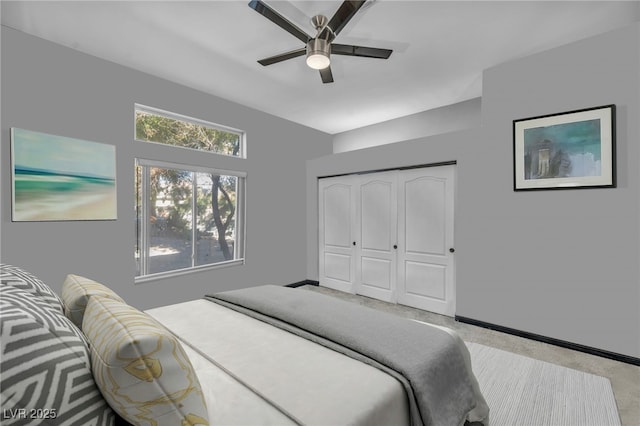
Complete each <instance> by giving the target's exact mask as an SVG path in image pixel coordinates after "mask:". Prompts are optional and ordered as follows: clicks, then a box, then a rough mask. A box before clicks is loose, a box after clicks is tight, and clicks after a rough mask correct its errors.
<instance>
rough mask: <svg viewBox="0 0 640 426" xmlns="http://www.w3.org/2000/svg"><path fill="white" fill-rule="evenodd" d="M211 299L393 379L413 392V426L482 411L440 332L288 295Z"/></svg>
mask: <svg viewBox="0 0 640 426" xmlns="http://www.w3.org/2000/svg"><path fill="white" fill-rule="evenodd" d="M205 298H206V299H208V300H211V301H213V302H216V303H219V304H222V305H224V306H227V307H229V308H232V309H235V310H237V311H240V312H242V313H244V314H247V315H250V316H252V317H255V318H257V319H260V320H262V321H265V322H267V323H269V324H272V325H274V326H278V327H281V328H284V329H285V330H287V331H290V332H293V333H295V334H297V335H300V336H302V337H305V338H307V339H309V340H311V341H314V342H316V343H319V344H321V345H324V346H327V347H329V348H331V349H333V350H336V351H338V352H341V353H343V354H345V355H348V356H351V357H352V358H355V359H357V360H359V361H362V362H365V363H367V364H369V365H372V366H374V367H377V368H379V369H381V370H383V371H385V372H386V373H388V374H391V375H392V376H394V377H395V378H397V379H398V380H399V381H400V382H401V383H402V384H403V386H404V388H405V390H406V392H407V395H408V399H409V407H410V414H411V419H412V425H416V426H418V425H434V426H446V425H452V426H459V425H462V424H464V423H465V419H466V416H467V414H468V413H469V412H470V411H471V410H472V409H473V408H474V407H475V405H476V403H477V401H476V395H475V393H474V388H473V383H474V382H475V378H472V377H469V375H470V374H472V373H471V372H470V371H469V370H468V368H467V365H465V358H464V357H465V354H463V353H462V351H461V347H460V345H459V344H458V343H457V342H456V339H455V338H454V337H453V336H452V335H450V334H449V333H447V332H445V331H443V330H440V329H438V328H434V327H429V326H425V325H424V324H419V323H416V322H413V321H409V320H406V319H403V318H400V317H397V316H394V315H391V314H386V313H384V312H381V311H377V310H374V309H370V308H367V307H364V306H360V305H357V304H353V303H349V302H345V301H342V300H339V299H336V298H333V297H330V296H326V295H323V294H319V293H316V292H312V291H304V290H299V289H292V288H287V287H279V286H261V287H253V288H248V289H243V290H234V291H227V292H223V293H217V294H214V295H207V296H205ZM463 349H464V348H463Z"/></svg>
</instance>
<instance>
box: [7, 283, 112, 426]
mask: <svg viewBox="0 0 640 426" xmlns="http://www.w3.org/2000/svg"><path fill="white" fill-rule="evenodd" d="M0 329H1V330H2V331H1V337H0V342H1V346H2V348H1V352H0V364H1V365H0V389H1V396H0V406H1V407H2V410H3V413H2V415H3V419H2V424H3V425H5V424H7V425H27V424H28V425H34V424H45V425H78V426H81V425H96V426H99V425H113V423H114V419H115V414H114V412H113V410H112V409H111V408H110V407H109V405H108V404H107V402H106V401H105V400H104V398H103V397H102V395H101V393H100V390H99V389H98V387H97V386H96V383H95V381H94V380H93V376H92V374H91V367H90V358H89V349H88V347H87V341H86V340H85V337H84V335H83V334H82V332H81V331H80V330H78V329H77V327H75V326H74V325H73V324H72V323H71V321H69V319H68V318H66V317H65V316H64V315H63V314H62V313H60V312H58V310H57V309H56V308H55V307H52V306H51V305H49V303H48V302H47V301H45V300H43V299H41V298H38V297H37V296H35V295H34V294H33V293H31V292H28V291H25V290H23V289H20V288H15V287H12V286H9V285H3V286H0Z"/></svg>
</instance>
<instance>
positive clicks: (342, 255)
mask: <svg viewBox="0 0 640 426" xmlns="http://www.w3.org/2000/svg"><path fill="white" fill-rule="evenodd" d="M356 178H357V177H355V176H341V177H336V178H327V179H320V180H318V208H319V210H318V216H319V217H318V219H319V224H318V231H319V235H318V240H319V241H318V242H319V248H318V249H319V253H318V254H319V255H320V258H319V271H318V272H319V280H320V285H322V286H325V287H329V288H333V289H335V290H341V291H345V292H349V293H354V292H355V288H354V284H355V282H356V259H355V248H356V246H355V245H354V244H355V243H356V229H355V228H356V223H357V222H356V192H357V189H358V188H357V182H358V181H357V179H356Z"/></svg>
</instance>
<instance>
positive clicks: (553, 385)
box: [465, 342, 620, 426]
mask: <svg viewBox="0 0 640 426" xmlns="http://www.w3.org/2000/svg"><path fill="white" fill-rule="evenodd" d="M465 343H466V344H467V346H468V347H469V352H471V360H472V365H473V371H474V373H475V375H476V377H477V379H478V382H479V383H480V389H481V390H482V393H483V394H484V396H485V399H486V400H487V404H489V407H490V409H491V412H490V416H489V420H490V425H491V426H614V425H615V426H618V425H620V417H619V415H618V409H617V407H616V401H615V398H614V395H613V390H612V389H611V383H610V382H609V379H607V378H605V377H600V376H596V375H593V374H588V373H584V372H582V371H578V370H572V369H569V368H565V367H561V366H559V365H555V364H551V363H548V362H543V361H538V360H535V359H532V358H528V357H525V356H522V355H517V354H513V353H511V352H506V351H502V350H499V349H495V348H490V347H488V346H484V345H480V344H478V343H470V342H465Z"/></svg>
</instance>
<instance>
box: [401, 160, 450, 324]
mask: <svg viewBox="0 0 640 426" xmlns="http://www.w3.org/2000/svg"><path fill="white" fill-rule="evenodd" d="M454 191H455V166H453V165H449V166H441V167H430V168H425V169H415V170H406V171H403V172H402V173H401V174H400V176H399V189H398V229H399V236H398V250H397V251H398V303H401V304H404V305H408V306H413V307H416V308H419V309H424V310H428V311H431V312H436V313H440V314H444V315H448V316H453V315H454V314H455V281H454V279H455V277H454V271H455V268H454V255H453V251H452V249H453V217H454V211H453V208H454V196H455V192H454Z"/></svg>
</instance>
